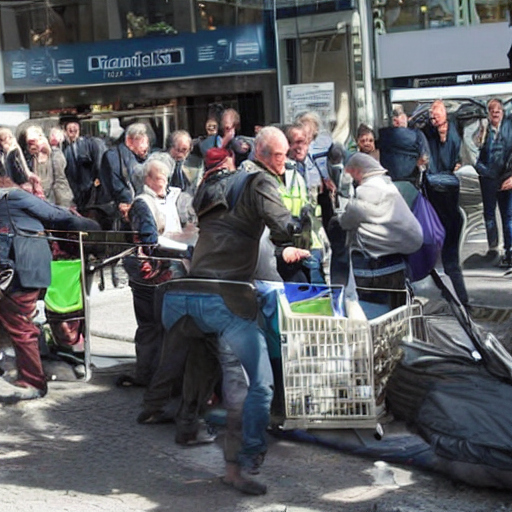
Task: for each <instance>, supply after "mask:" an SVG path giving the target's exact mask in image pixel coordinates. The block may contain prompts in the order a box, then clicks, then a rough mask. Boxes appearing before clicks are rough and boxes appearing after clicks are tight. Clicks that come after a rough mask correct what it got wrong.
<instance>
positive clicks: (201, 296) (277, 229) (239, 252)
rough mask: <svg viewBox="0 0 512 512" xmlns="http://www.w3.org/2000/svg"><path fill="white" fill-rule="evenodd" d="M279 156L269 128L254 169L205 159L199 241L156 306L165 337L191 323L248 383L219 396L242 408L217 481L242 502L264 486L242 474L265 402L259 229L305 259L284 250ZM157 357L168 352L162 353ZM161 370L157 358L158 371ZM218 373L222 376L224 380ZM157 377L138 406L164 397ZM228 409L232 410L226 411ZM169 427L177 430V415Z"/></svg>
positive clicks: (255, 463) (260, 441) (288, 242)
mask: <svg viewBox="0 0 512 512" xmlns="http://www.w3.org/2000/svg"><path fill="white" fill-rule="evenodd" d="M287 151H288V142H287V140H286V137H285V136H284V134H283V132H281V131H280V130H279V129H278V128H275V127H265V128H263V129H262V130H261V131H260V132H259V133H258V135H257V137H256V140H255V161H254V162H246V164H247V165H246V166H244V168H243V169H240V170H238V171H236V172H232V171H231V170H230V165H228V164H226V162H225V160H226V159H229V158H231V156H230V153H229V151H228V150H226V149H224V148H212V149H210V150H208V151H207V153H206V156H205V163H206V162H208V165H207V166H206V167H207V169H206V171H205V174H204V177H203V181H202V182H201V183H200V185H199V187H198V190H197V192H196V195H195V197H194V203H193V206H194V210H195V212H196V214H197V218H198V224H199V238H198V241H197V244H196V246H195V248H194V254H193V257H192V262H191V267H190V273H189V278H187V279H183V280H180V282H177V281H175V282H174V283H173V282H172V281H171V282H170V284H169V285H168V286H169V287H168V288H167V290H168V293H166V294H165V296H164V303H163V306H162V322H163V325H164V326H165V328H166V331H168V330H169V329H171V333H172V327H173V326H175V325H177V322H179V321H181V319H182V318H184V317H185V318H186V317H189V318H191V319H192V320H193V322H194V324H196V326H197V328H198V329H199V330H200V331H202V332H203V333H205V335H216V336H217V337H218V338H219V351H220V353H222V351H223V349H224V348H225V347H228V348H229V349H230V350H231V351H232V352H233V353H234V355H235V356H236V357H237V358H238V360H239V363H240V364H241V366H242V367H243V369H244V370H245V372H246V374H247V376H248V379H249V385H248V390H247V396H246V397H243V395H242V394H239V393H238V391H239V389H235V387H234V386H233V387H230V385H229V382H228V383H227V384H226V385H225V386H224V389H225V393H226V396H228V397H229V398H233V400H234V401H236V402H238V403H239V404H240V405H241V404H242V403H243V406H242V407H243V415H242V417H241V419H240V421H243V427H242V431H243V442H242V449H241V450H237V453H236V456H234V455H233V453H228V450H226V448H225V450H224V457H225V460H226V474H225V476H224V478H223V481H224V483H226V484H228V485H230V486H232V487H234V488H236V489H238V490H240V491H242V492H245V493H249V494H264V493H265V492H266V486H265V485H263V484H260V483H259V482H255V481H253V480H251V479H249V478H247V477H245V476H243V475H242V469H243V466H244V465H245V464H247V465H248V466H249V469H250V470H252V471H253V472H254V471H257V470H258V468H259V466H260V465H261V463H262V462H263V458H264V455H265V452H266V448H267V447H266V441H265V432H266V428H267V426H268V422H269V414H270V404H271V401H272V395H273V379H272V370H271V366H270V361H269V356H268V350H267V346H266V342H265V338H264V335H263V333H262V331H261V330H260V328H259V326H258V323H257V320H256V318H257V313H258V303H257V298H256V294H255V292H254V290H253V289H252V287H251V286H249V283H250V282H251V281H252V279H253V278H254V274H255V270H256V267H257V263H258V256H259V245H260V239H261V236H262V234H263V231H264V229H265V226H267V227H268V228H269V230H270V239H271V241H272V242H273V243H274V244H275V245H276V246H279V247H285V250H286V251H287V255H289V256H290V258H291V259H294V258H295V259H300V258H302V257H304V254H303V253H304V252H306V254H309V253H307V251H300V250H298V249H297V250H296V249H295V248H294V247H292V246H293V237H294V235H295V234H296V232H297V226H296V224H295V222H294V220H293V219H292V217H291V215H290V212H289V211H288V210H287V209H286V208H285V206H284V204H283V202H282V200H281V197H280V195H279V192H278V190H277V184H276V178H275V176H276V175H277V174H278V173H279V172H282V170H283V168H284V165H285V161H286V154H287ZM295 251H297V253H295ZM166 286H167V285H166ZM164 345H165V344H164ZM163 351H165V352H166V353H167V352H168V351H167V350H165V347H164V349H163ZM171 356H172V355H171ZM219 359H220V362H221V365H225V362H224V364H223V359H222V357H221V358H219ZM165 365H166V361H165V359H164V356H162V357H161V360H160V365H159V367H160V366H165ZM225 370H226V368H223V373H224V375H226V371H225ZM163 373H165V372H160V371H159V370H157V372H156V373H155V375H154V377H153V379H152V381H151V383H150V386H149V387H148V390H147V393H146V395H145V404H146V405H148V403H149V402H148V397H150V395H151V394H152V392H153V391H154V388H155V386H156V384H157V380H158V379H161V380H160V383H159V387H160V388H161V389H165V375H164V374H163ZM167 379H168V380H169V377H167ZM171 380H172V379H171ZM238 385H239V383H237V384H236V386H237V387H238ZM183 394H184V395H185V389H184V393H183ZM231 395H233V397H231ZM244 398H245V402H244V401H243V400H244ZM231 407H232V408H233V409H235V408H236V407H235V405H234V404H231ZM177 422H178V426H179V424H180V417H179V415H178V420H177Z"/></svg>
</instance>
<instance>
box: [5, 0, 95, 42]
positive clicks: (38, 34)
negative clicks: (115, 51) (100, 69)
mask: <svg viewBox="0 0 512 512" xmlns="http://www.w3.org/2000/svg"><path fill="white" fill-rule="evenodd" d="M0 16H1V22H2V30H1V34H2V48H3V49H4V50H14V49H18V48H27V49H29V48H36V47H39V46H56V45H60V44H66V43H74V42H90V41H92V40H93V29H92V25H93V24H92V22H91V20H92V18H91V2H90V0H51V1H48V2H20V3H19V4H17V3H15V2H10V3H9V4H8V5H6V6H2V8H1V10H0Z"/></svg>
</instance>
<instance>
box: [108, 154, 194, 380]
mask: <svg viewBox="0 0 512 512" xmlns="http://www.w3.org/2000/svg"><path fill="white" fill-rule="evenodd" d="M142 172H143V176H144V186H143V189H142V193H141V194H139V195H137V196H136V197H135V199H134V201H133V203H132V205H131V208H130V210H129V213H128V217H129V220H130V224H131V228H132V230H133V231H135V232H137V234H136V235H135V242H137V243H140V244H142V245H141V247H140V248H139V252H138V253H137V255H136V256H128V257H126V258H125V259H124V261H123V264H124V267H125V269H126V271H127V273H128V276H129V284H130V288H131V290H132V294H133V307H134V310H135V317H136V319H137V331H136V332H135V351H136V355H137V361H136V366H135V376H133V377H132V376H130V375H122V376H121V377H119V379H118V381H117V383H118V385H121V386H146V385H147V384H148V383H149V381H150V380H151V377H152V375H153V372H154V371H155V369H156V367H157V365H158V359H159V355H160V348H161V344H162V336H163V330H162V328H161V322H160V317H159V315H157V314H155V311H154V306H153V302H154V295H155V285H156V284H159V283H161V282H164V281H167V280H169V279H170V278H171V277H172V273H171V271H170V269H169V264H165V261H168V260H161V259H159V256H162V255H163V254H162V253H163V252H164V251H166V250H167V249H168V248H172V249H174V250H176V251H180V250H181V251H183V253H182V255H183V256H186V255H187V254H186V251H187V246H186V245H184V244H179V243H173V242H172V240H170V239H166V238H164V237H163V234H164V230H165V226H166V215H168V214H169V205H168V204H167V203H166V196H167V183H168V179H169V168H168V166H167V165H166V164H165V163H164V162H162V161H160V160H149V161H147V162H146V163H145V164H144V166H143V168H142ZM175 214H176V215H177V212H176V213H175Z"/></svg>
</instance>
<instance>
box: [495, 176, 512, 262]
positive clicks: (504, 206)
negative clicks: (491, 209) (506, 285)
mask: <svg viewBox="0 0 512 512" xmlns="http://www.w3.org/2000/svg"><path fill="white" fill-rule="evenodd" d="M503 187H511V188H503ZM497 197H498V207H499V209H500V215H501V223H502V225H503V245H504V248H505V254H504V255H503V260H502V262H501V265H502V266H504V267H506V268H512V178H511V177H509V178H507V179H506V180H504V181H503V183H502V184H501V188H500V189H499V191H498V194H497Z"/></svg>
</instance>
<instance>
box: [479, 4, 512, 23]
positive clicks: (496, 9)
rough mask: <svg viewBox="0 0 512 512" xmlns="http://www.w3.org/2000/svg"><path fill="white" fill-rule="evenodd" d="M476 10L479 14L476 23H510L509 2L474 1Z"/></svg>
mask: <svg viewBox="0 0 512 512" xmlns="http://www.w3.org/2000/svg"><path fill="white" fill-rule="evenodd" d="M472 3H473V1H472ZM474 8H475V10H476V14H477V18H476V19H475V21H474V22H475V23H493V22H500V21H501V22H503V21H509V17H510V11H509V9H510V2H509V1H508V0H474Z"/></svg>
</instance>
